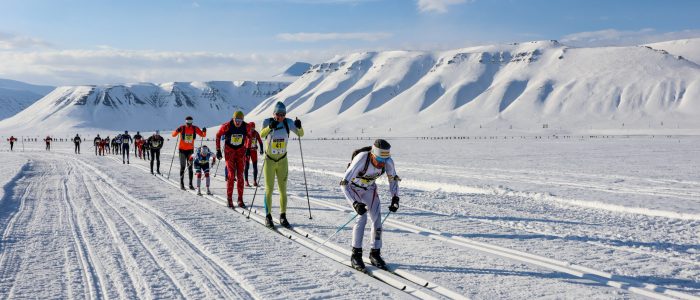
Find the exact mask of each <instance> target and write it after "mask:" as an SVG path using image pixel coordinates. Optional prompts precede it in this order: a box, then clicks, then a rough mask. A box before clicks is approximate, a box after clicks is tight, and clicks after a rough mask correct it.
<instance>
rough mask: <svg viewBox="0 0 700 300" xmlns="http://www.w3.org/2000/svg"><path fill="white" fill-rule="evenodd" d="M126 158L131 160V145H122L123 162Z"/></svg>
mask: <svg viewBox="0 0 700 300" xmlns="http://www.w3.org/2000/svg"><path fill="white" fill-rule="evenodd" d="M124 157H126V160H129V144H122V161H123V160H124Z"/></svg>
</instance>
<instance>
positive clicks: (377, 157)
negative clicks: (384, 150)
mask: <svg viewBox="0 0 700 300" xmlns="http://www.w3.org/2000/svg"><path fill="white" fill-rule="evenodd" d="M374 158H375V159H376V160H377V162H378V163H380V164H383V163H385V162H386V160H387V159H386V158H383V157H379V156H375V157H374Z"/></svg>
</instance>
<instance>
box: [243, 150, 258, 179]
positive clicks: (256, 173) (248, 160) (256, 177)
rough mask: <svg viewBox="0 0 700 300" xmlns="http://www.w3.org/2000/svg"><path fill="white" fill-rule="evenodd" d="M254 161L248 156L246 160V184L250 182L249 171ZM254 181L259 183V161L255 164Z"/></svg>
mask: <svg viewBox="0 0 700 300" xmlns="http://www.w3.org/2000/svg"><path fill="white" fill-rule="evenodd" d="M251 160H253V159H252V157H250V156H246V158H245V182H248V169H249V168H250V161H251ZM253 181H255V182H258V161H257V160H255V162H253Z"/></svg>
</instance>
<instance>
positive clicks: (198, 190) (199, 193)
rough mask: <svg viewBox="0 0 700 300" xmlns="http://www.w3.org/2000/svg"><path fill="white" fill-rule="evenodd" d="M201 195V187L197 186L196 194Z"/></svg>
mask: <svg viewBox="0 0 700 300" xmlns="http://www.w3.org/2000/svg"><path fill="white" fill-rule="evenodd" d="M201 195H202V189H201V188H199V189H197V196H201Z"/></svg>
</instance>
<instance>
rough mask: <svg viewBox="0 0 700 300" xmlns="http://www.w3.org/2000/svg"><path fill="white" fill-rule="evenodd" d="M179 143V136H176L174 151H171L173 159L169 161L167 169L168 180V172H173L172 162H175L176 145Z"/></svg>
mask: <svg viewBox="0 0 700 300" xmlns="http://www.w3.org/2000/svg"><path fill="white" fill-rule="evenodd" d="M179 143H180V135H179V134H178V135H177V140H175V149H173V157H172V159H170V169H168V179H170V171H172V170H173V162H174V161H175V151H176V150H177V144H179Z"/></svg>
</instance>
